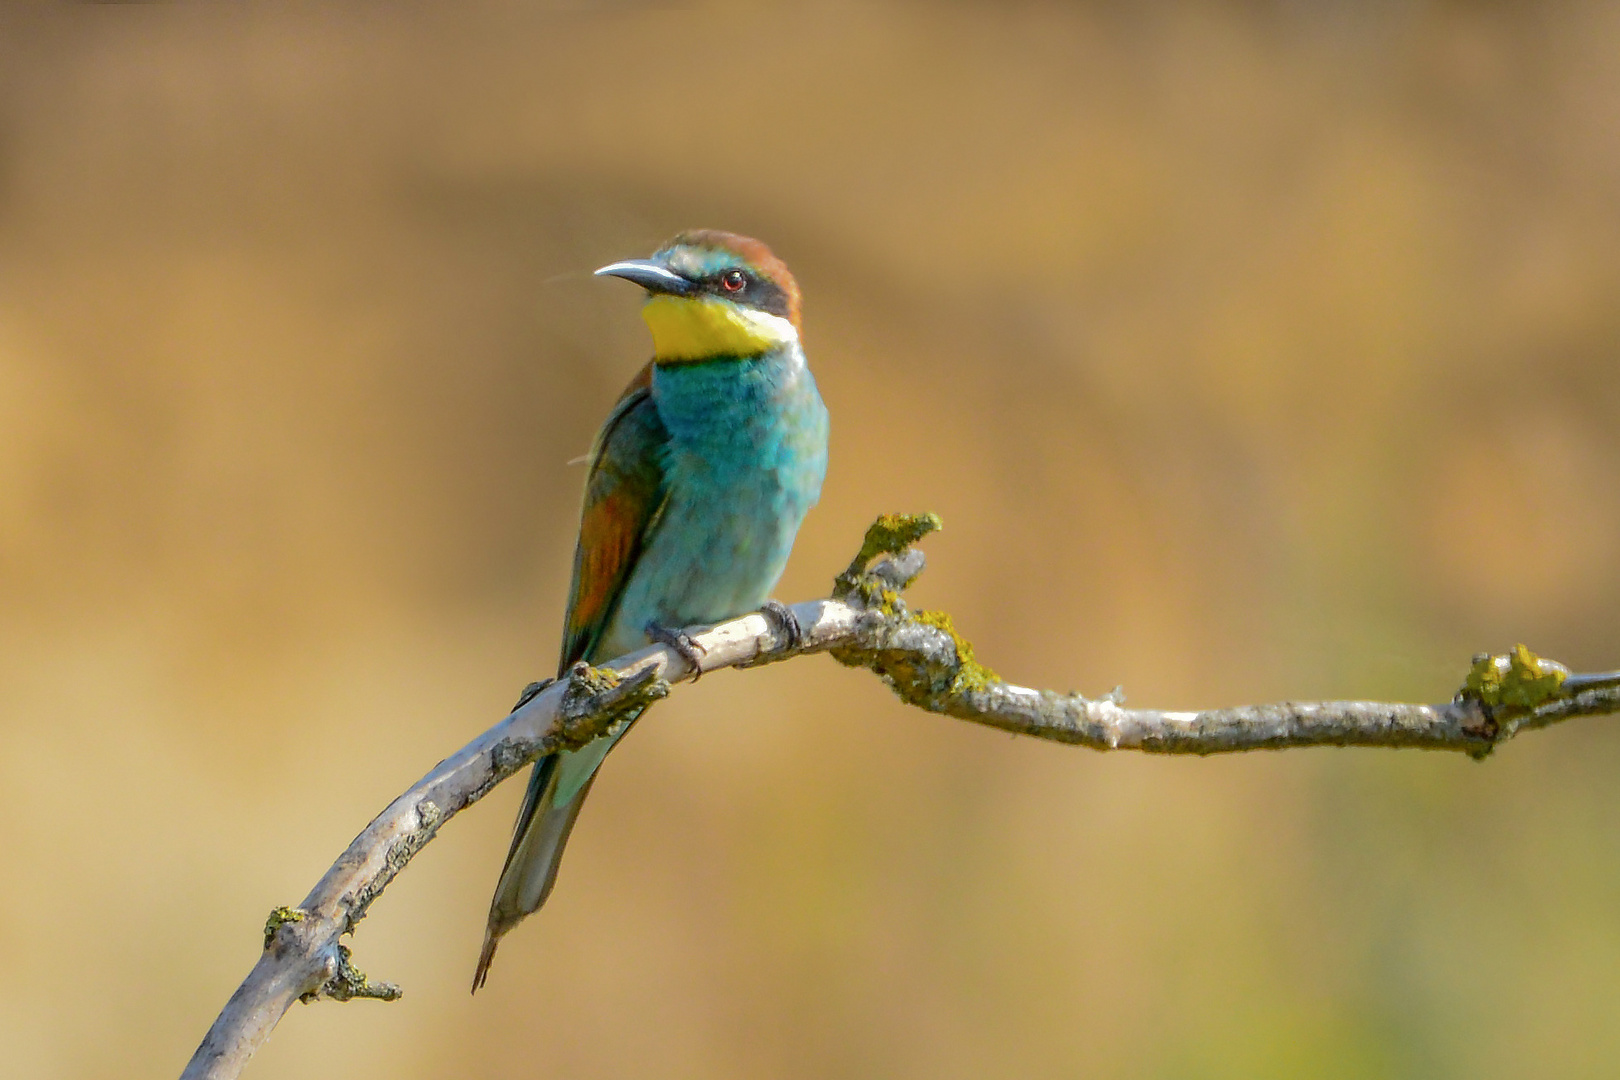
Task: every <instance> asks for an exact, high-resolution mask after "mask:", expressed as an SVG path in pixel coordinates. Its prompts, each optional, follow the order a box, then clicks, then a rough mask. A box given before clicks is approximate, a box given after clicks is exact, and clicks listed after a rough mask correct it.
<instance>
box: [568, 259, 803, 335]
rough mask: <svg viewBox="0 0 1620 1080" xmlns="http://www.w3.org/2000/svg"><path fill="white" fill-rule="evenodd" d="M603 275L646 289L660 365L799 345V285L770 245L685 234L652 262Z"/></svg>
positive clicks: (646, 313) (620, 266)
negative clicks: (633, 283)
mask: <svg viewBox="0 0 1620 1080" xmlns="http://www.w3.org/2000/svg"><path fill="white" fill-rule="evenodd" d="M597 274H598V275H601V276H605V277H619V278H624V279H625V280H626V281H633V282H635V283H636V284H637V285H640V286H641V287H642V288H643V289H646V290H647V302H646V304H645V305H644V306H643V307H642V309H641V315H642V318H644V319H646V320H647V325H648V327H650V328H651V329H652V335H653V359H654V360H655V361H657V362H658V363H660V364H678V363H688V362H695V361H701V360H714V359H717V358H719V357H748V356H759V355H762V354H764V353H767V352H770V351H772V350H773V349H779V348H783V347H785V346H788V345H792V344H794V343H796V342H797V341H798V340H799V286H798V284H797V283H796V282H795V281H794V280H793V275H792V274H790V273H788V268H787V267H786V266H784V265H783V264H782V260H781V259H778V258H777V257H776V256H775V255H772V254H771V249H770V248H768V247H766V246H765V245H764V244H762V243H760V242H759V241H758V240H752V239H749V238H748V237H746V236H738V235H737V234H736V233H728V232H720V231H719V230H716V229H698V230H694V231H692V232H684V233H681V235H679V236H677V237H676V238H675V239H673V240H671V241H670V242H669V243H667V244H665V245H664V246H663V247H662V248H660V249H658V251H656V252H654V253H653V256H652V258H650V259H627V260H625V261H624V262H616V263H612V264H610V265H608V266H604V267H602V269H600V270H598V271H597Z"/></svg>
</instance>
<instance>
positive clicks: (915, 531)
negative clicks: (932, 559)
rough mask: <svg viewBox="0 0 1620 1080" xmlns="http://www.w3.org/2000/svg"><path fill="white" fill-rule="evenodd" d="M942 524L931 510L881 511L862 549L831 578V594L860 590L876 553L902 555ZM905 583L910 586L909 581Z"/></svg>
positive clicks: (847, 593)
mask: <svg viewBox="0 0 1620 1080" xmlns="http://www.w3.org/2000/svg"><path fill="white" fill-rule="evenodd" d="M944 527H945V523H944V522H943V521H941V520H940V517H939V515H938V514H935V513H933V512H928V513H923V514H884V515H883V516H882V517H880V518H878V519H877V520H876V521H874V522H872V524H871V526H870V527H869V528H867V530H866V538H865V539H864V540H862V541H861V550H860V551H858V552H856V554H855V558H854V559H853V560H852V561H851V562H850V564H849V566H848V568H847V569H845V570H844V572H843V573H842V574H839V575H838V576H837V577H836V578H834V579H833V596H834V597H835V598H837V599H839V600H842V599H844V598H845V597H847V596H849V595H850V594H851V593H853V592H855V591H856V590H857V589H859V588H860V587H861V584H862V580H863V579H864V578H865V577H866V568H867V566H868V565H870V564H871V562H872V560H873V559H875V558H877V557H878V556H879V555H901V554H903V553H904V552H905V551H906V550H907V549H908V548H910V547H911V546H912V545H913V544H915V543H916V542H917V541H919V540H921V539H922V538H923V537H925V536H927V535H928V534H929V533H931V532H936V531H938V530H940V529H942V528H944ZM921 572H922V570H921V567H918V569H917V573H921ZM915 578H916V574H912V575H911V579H912V580H914V579H915ZM906 584H908V585H909V584H910V580H908V581H907V582H906ZM901 587H902V588H904V586H901Z"/></svg>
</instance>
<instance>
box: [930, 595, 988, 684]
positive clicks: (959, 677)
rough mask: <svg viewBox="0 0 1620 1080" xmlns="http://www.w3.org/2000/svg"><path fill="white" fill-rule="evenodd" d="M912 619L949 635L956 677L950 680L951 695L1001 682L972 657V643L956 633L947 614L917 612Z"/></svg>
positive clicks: (940, 612)
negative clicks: (952, 646)
mask: <svg viewBox="0 0 1620 1080" xmlns="http://www.w3.org/2000/svg"><path fill="white" fill-rule="evenodd" d="M912 618H913V619H915V620H916V621H917V622H920V623H923V624H924V625H926V626H932V627H933V628H934V629H936V630H943V631H944V632H945V633H947V634H949V635H950V638H951V643H952V644H954V645H955V646H956V663H957V670H956V676H955V677H954V678H953V679H951V693H953V694H967V693H972V692H973V691H975V690H983V689H984V688H985V687H987V686H989V685H990V684H992V683H998V682H1000V681H1001V676H1000V675H997V674H996V673H995V672H994V671H991V670H990V669H989V668H987V667H985V666H984V665H983V664H981V663H979V661H978V660H977V659H976V658H975V657H974V655H973V645H972V643H971V642H969V641H968V640H967V638H965V637H963V636H962V635H961V634H959V633H958V632H957V630H956V624H955V623H954V622H952V621H951V617H950V615H949V614H947V613H946V612H943V611H919V612H916V613H915V614H914V615H912Z"/></svg>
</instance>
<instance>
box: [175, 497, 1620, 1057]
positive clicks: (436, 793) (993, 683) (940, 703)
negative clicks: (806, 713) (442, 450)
mask: <svg viewBox="0 0 1620 1080" xmlns="http://www.w3.org/2000/svg"><path fill="white" fill-rule="evenodd" d="M938 527H939V519H938V518H937V517H934V516H933V515H931V514H929V515H922V516H917V517H913V516H901V515H891V516H886V517H883V518H880V519H879V520H878V522H877V523H876V524H874V525H873V526H872V528H871V529H870V530H868V532H867V536H866V542H865V543H864V544H863V545H862V547H861V551H860V553H859V554H858V555H857V556H856V558H855V560H854V562H852V563H851V564H850V567H849V569H848V570H846V571H845V572H844V573H843V574H840V575H839V577H838V579H837V581H836V583H835V587H834V595H833V597H832V598H831V599H827V600H816V601H810V602H807V603H801V604H795V605H793V607H792V611H793V614H794V616H795V617H796V618H797V620H798V622H799V625H800V628H801V635H800V638H799V640H798V642H797V643H796V644H790V643H789V640H788V637H787V635H786V634H785V633H784V632H783V631H782V629H781V628H779V627H778V626H777V625H776V624H775V622H774V621H773V620H771V619H768V618H766V617H765V616H763V615H759V614H753V615H746V616H744V617H742V618H740V619H733V620H732V621H730V622H727V623H722V624H720V625H719V626H715V627H710V628H690V629H688V630H687V633H688V634H689V635H690V636H691V638H692V640H693V641H694V642H695V643H696V644H697V645H699V646H700V647H701V649H700V652H701V671H713V670H717V669H719V668H725V667H750V666H755V665H758V664H763V663H774V662H777V661H780V660H786V659H789V658H791V657H794V656H799V655H802V654H805V653H815V652H831V653H832V654H833V656H834V658H836V659H837V660H838V661H839V662H840V663H843V664H846V665H849V666H852V667H864V668H867V669H869V670H871V671H873V672H875V673H876V674H877V675H879V676H880V677H881V678H882V679H883V680H884V681H885V682H887V683H888V684H889V685H890V686H891V687H892V688H893V689H894V691H895V692H896V693H897V694H898V695H899V696H900V697H901V699H902V700H904V701H906V702H907V703H908V704H911V705H915V706H917V707H919V708H923V709H927V710H929V711H930V712H937V713H943V714H945V715H947V716H955V717H959V718H961V719H964V720H972V721H975V722H977V723H981V724H987V725H989V726H991V727H995V728H1000V729H1001V730H1003V731H1010V732H1014V733H1016V734H1020V735H1032V736H1035V737H1036V738H1042V739H1050V740H1052V741H1054V742H1063V743H1073V744H1077V745H1081V746H1089V747H1092V748H1094V749H1098V750H1125V749H1131V750H1142V751H1146V752H1149V753H1164V754H1217V753H1230V752H1234V751H1239V750H1260V749H1281V748H1283V747H1289V746H1389V747H1400V746H1408V747H1420V748H1424V749H1431V750H1460V751H1462V752H1464V753H1467V754H1470V755H1473V756H1475V757H1483V756H1485V755H1486V754H1488V753H1490V751H1491V750H1493V749H1494V748H1495V747H1496V746H1497V745H1499V744H1500V743H1502V742H1504V741H1505V740H1507V739H1509V738H1512V737H1513V735H1514V734H1516V733H1517V732H1518V731H1521V730H1525V729H1529V728H1538V727H1545V726H1547V725H1549V724H1553V723H1556V722H1558V721H1560V720H1566V719H1569V718H1571V717H1575V716H1587V715H1595V714H1600V713H1613V712H1617V711H1620V673H1608V674H1604V675H1572V674H1570V673H1569V672H1568V671H1567V670H1566V669H1565V668H1563V667H1562V666H1561V665H1559V664H1556V663H1554V662H1552V661H1548V660H1543V659H1541V658H1539V657H1536V656H1535V655H1534V654H1532V653H1530V651H1529V650H1528V649H1525V648H1524V646H1522V645H1521V646H1518V647H1517V648H1516V649H1515V650H1514V652H1512V653H1510V654H1507V655H1505V656H1497V657H1492V656H1486V655H1481V656H1478V657H1475V658H1474V664H1473V667H1472V669H1471V670H1470V671H1469V674H1468V679H1467V682H1466V684H1465V685H1464V687H1463V689H1462V690H1461V691H1460V692H1459V693H1458V695H1457V697H1456V698H1455V699H1453V700H1452V701H1450V702H1446V703H1444V704H1437V705H1407V704H1397V703H1383V702H1371V701H1333V702H1301V703H1283V704H1278V705H1253V706H1241V707H1238V708H1231V709H1212V710H1206V711H1203V712H1163V711H1160V710H1156V709H1127V708H1125V707H1124V705H1123V703H1122V700H1121V698H1120V696H1119V694H1118V692H1117V691H1116V692H1115V694H1113V695H1111V696H1109V697H1107V698H1102V699H1088V698H1084V697H1081V696H1079V695H1077V694H1056V693H1053V692H1051V691H1048V690H1032V689H1029V688H1027V687H1022V686H1015V685H1013V684H1011V683H1008V682H1004V681H1002V680H1001V679H1000V678H999V677H998V676H997V675H996V674H995V673H994V672H993V671H991V670H989V669H988V668H986V667H984V666H983V665H982V664H980V663H979V662H978V661H977V660H975V659H974V656H973V649H972V646H971V645H969V644H968V643H967V641H965V640H964V639H963V638H962V637H961V635H959V634H958V633H957V632H956V630H955V628H954V627H953V625H952V623H951V620H950V617H949V616H948V615H945V614H943V613H939V612H927V611H920V612H912V611H910V610H909V609H908V608H907V606H906V604H905V602H904V601H903V600H902V599H901V598H900V593H901V592H902V591H903V590H904V589H905V588H906V587H907V586H909V585H910V584H911V583H912V582H913V581H914V580H915V579H916V577H917V575H918V574H920V573H921V572H922V568H923V557H922V553H921V552H920V551H918V550H916V549H915V548H913V547H911V545H912V544H914V543H916V542H917V540H919V539H921V538H922V537H923V536H924V535H926V534H927V533H928V532H931V531H932V530H934V529H936V528H938ZM873 560H877V561H876V564H875V565H870V568H869V564H872V563H873ZM699 673H700V672H699V671H694V670H693V669H692V668H691V667H690V666H689V665H688V664H687V662H686V661H685V660H683V659H682V658H681V656H680V655H679V654H678V653H676V652H675V650H674V649H672V648H670V647H669V646H666V645H656V646H652V647H650V648H646V649H642V650H640V651H639V652H635V653H631V654H630V655H628V656H625V657H622V658H620V659H619V660H616V661H614V662H613V663H612V664H610V665H607V666H604V667H600V668H592V667H589V666H587V665H585V664H577V665H575V667H574V669H573V670H572V671H571V672H569V674H568V676H567V678H565V679H563V680H561V681H559V682H555V683H552V684H550V685H548V686H545V687H544V688H542V689H540V691H539V692H538V693H537V694H535V695H534V696H533V697H532V698H530V699H529V700H527V701H525V702H524V703H523V704H522V705H520V706H519V707H518V708H517V709H516V710H514V711H513V712H512V714H511V715H510V716H508V717H507V718H506V719H505V720H502V721H501V722H500V723H499V724H496V725H495V726H494V727H492V728H490V729H489V730H488V731H486V732H484V734H482V735H480V736H479V737H478V738H476V739H474V740H473V741H472V742H471V743H469V744H467V745H466V746H465V747H463V748H462V749H461V750H459V751H457V752H456V753H455V754H453V755H452V756H450V757H448V758H446V759H445V760H444V761H441V762H440V763H439V764H438V765H436V766H435V767H434V768H433V769H432V770H431V771H430V772H429V773H428V774H427V775H426V776H424V777H423V778H422V779H421V780H419V781H417V782H416V783H415V784H414V785H412V787H411V788H410V790H409V791H407V792H405V793H404V794H403V795H401V796H400V797H399V798H397V799H395V800H394V801H393V802H392V803H390V804H389V806H388V807H387V809H385V810H384V811H383V812H382V813H381V814H379V815H377V817H376V818H375V819H373V820H372V822H371V824H369V825H367V826H366V828H365V829H364V830H363V831H362V832H361V833H360V835H359V836H357V837H355V839H354V842H353V843H351V844H350V845H349V847H348V850H346V851H345V852H344V853H343V854H342V855H341V856H339V857H338V860H337V862H335V863H333V864H332V868H331V869H330V870H328V871H327V872H326V875H325V876H324V877H322V878H321V880H320V881H319V882H318V883H317V884H316V886H315V888H314V889H313V890H312V891H311V892H310V894H309V895H308V896H307V897H305V898H304V901H303V903H301V904H299V905H298V907H296V908H277V909H276V910H275V911H274V912H272V913H271V916H270V919H269V922H268V923H267V924H266V925H265V935H264V940H265V948H264V952H263V953H262V954H261V955H260V957H259V960H258V962H257V963H256V964H255V965H254V966H253V970H252V971H250V972H249V973H248V976H247V978H246V979H245V980H243V982H242V985H241V986H240V987H238V988H237V990H236V993H234V994H232V995H231V998H230V1000H229V1001H228V1002H227V1003H226V1005H225V1008H224V1010H223V1011H222V1012H221V1013H220V1014H219V1017H218V1019H216V1020H215V1021H214V1024H213V1026H212V1027H211V1028H209V1030H208V1034H207V1035H206V1036H205V1037H204V1039H203V1041H202V1045H200V1046H199V1047H198V1048H197V1052H196V1053H195V1054H194V1055H193V1056H192V1058H191V1061H190V1063H189V1064H188V1065H187V1066H186V1069H185V1072H184V1073H183V1074H182V1080H202V1078H205V1077H206V1078H210V1080H223V1078H228V1077H235V1076H238V1075H239V1074H240V1073H241V1071H242V1068H243V1067H244V1066H245V1065H246V1064H247V1060H248V1058H249V1057H251V1056H252V1054H253V1052H254V1051H255V1050H257V1049H258V1048H259V1046H260V1045H262V1044H263V1043H264V1041H265V1040H266V1039H268V1038H269V1037H270V1032H271V1031H272V1030H274V1028H275V1026H276V1023H277V1022H278V1021H280V1019H281V1017H282V1016H283V1015H285V1013H286V1011H287V1010H288V1009H289V1008H291V1006H292V1003H293V1002H294V1001H306V1002H308V1001H315V1000H318V999H320V998H332V999H336V1000H342V1001H346V1000H348V999H350V998H354V997H375V998H380V999H382V1000H387V1001H392V1000H394V999H396V998H398V997H399V996H400V990H399V988H398V987H395V986H392V985H390V984H387V983H379V984H373V983H370V982H368V981H367V979H366V977H365V975H364V974H362V973H361V972H360V971H359V970H358V969H356V968H355V967H354V966H353V965H352V964H351V963H350V958H349V950H348V948H347V947H346V946H344V945H342V944H340V943H339V940H338V939H339V938H340V937H341V936H342V935H344V934H348V933H352V932H353V930H354V927H355V924H357V923H358V922H359V921H360V920H361V919H362V918H364V917H365V914H366V909H367V908H368V907H369V906H370V905H371V902H372V901H373V900H375V899H376V898H377V897H378V896H379V895H381V893H382V891H383V889H385V888H386V887H387V886H388V883H389V882H390V881H392V880H393V879H394V876H395V875H396V874H398V873H399V872H400V871H401V870H403V869H404V868H405V865H406V864H407V863H408V862H410V860H411V858H412V857H413V856H414V855H415V854H416V853H417V852H418V851H420V850H421V849H422V848H423V847H424V846H425V845H426V844H427V843H428V842H429V841H430V840H432V839H433V837H434V835H435V834H436V833H437V832H438V830H439V828H440V826H442V825H443V824H444V823H445V822H446V821H448V820H450V818H452V817H453V816H455V815H456V814H457V813H459V812H460V811H462V810H464V809H466V808H467V807H468V806H471V805H472V804H473V803H475V802H477V801H478V800H479V799H481V798H483V796H484V795H485V794H487V793H488V792H489V791H490V790H491V789H492V788H493V787H494V786H495V785H496V784H498V783H500V782H501V781H502V780H505V779H506V778H507V777H509V776H511V775H512V774H513V773H515V772H517V771H518V770H519V769H521V768H523V766H525V765H527V764H528V763H529V762H531V761H533V760H534V759H535V758H537V757H539V756H541V755H543V754H548V753H551V752H552V751H554V750H559V749H568V748H572V747H577V746H580V745H583V744H584V743H586V742H589V741H590V740H591V739H593V738H595V737H596V736H597V735H599V734H601V733H602V732H604V731H606V730H607V729H608V728H609V727H610V726H611V725H612V724H613V722H614V721H615V720H616V719H618V718H619V717H620V716H622V715H623V714H624V713H625V712H627V711H629V710H632V709H637V708H640V707H642V706H645V705H646V704H648V703H649V702H652V701H655V700H657V699H659V698H662V697H664V696H665V695H666V694H668V693H669V688H670V685H671V684H672V683H677V682H682V681H685V680H688V679H691V678H693V677H695V676H696V675H697V674H699Z"/></svg>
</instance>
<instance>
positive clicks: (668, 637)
mask: <svg viewBox="0 0 1620 1080" xmlns="http://www.w3.org/2000/svg"><path fill="white" fill-rule="evenodd" d="M647 638H648V640H650V641H655V642H657V643H658V644H660V645H668V646H669V647H670V648H672V649H674V650H675V651H676V652H678V653H680V654H681V659H682V660H685V661H686V662H687V663H688V664H691V665H692V681H693V682H697V681H698V677H699V676H701V675H702V674H703V662H702V661H703V655H704V654H705V653H707V652H708V651H709V650H707V649H705V648H704V647H703V646H702V645H699V644H698V643H697V642H695V641H693V640H692V639H691V638H690V637H688V636H687V635H686V633H685V631H682V630H672V629H670V628H669V627H667V626H661V625H659V624H658V623H656V622H650V623H648V624H647Z"/></svg>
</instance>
